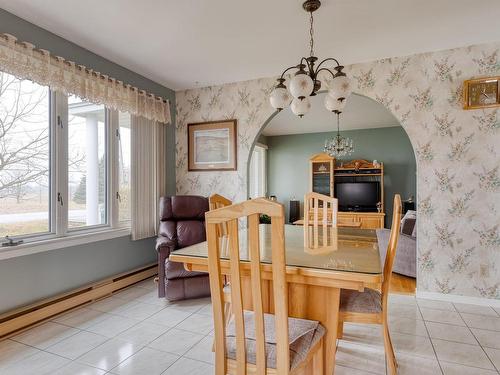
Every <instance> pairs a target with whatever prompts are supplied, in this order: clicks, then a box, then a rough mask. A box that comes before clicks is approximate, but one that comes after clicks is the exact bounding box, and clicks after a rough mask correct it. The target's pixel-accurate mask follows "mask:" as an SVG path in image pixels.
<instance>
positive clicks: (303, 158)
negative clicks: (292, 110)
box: [266, 126, 416, 226]
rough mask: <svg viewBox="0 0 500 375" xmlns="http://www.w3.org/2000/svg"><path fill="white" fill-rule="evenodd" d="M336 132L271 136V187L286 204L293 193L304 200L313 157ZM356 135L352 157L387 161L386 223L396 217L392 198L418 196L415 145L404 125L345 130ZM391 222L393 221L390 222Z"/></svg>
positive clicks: (269, 181)
mask: <svg viewBox="0 0 500 375" xmlns="http://www.w3.org/2000/svg"><path fill="white" fill-rule="evenodd" d="M334 134H335V133H310V134H297V135H283V136H268V137H266V138H267V145H268V147H269V149H268V157H267V163H268V164H267V184H268V185H267V189H268V194H269V195H276V196H277V198H278V201H279V202H281V203H283V204H284V205H285V207H286V214H287V219H288V208H289V207H288V206H289V205H288V201H289V200H290V199H292V198H293V197H295V198H297V199H299V200H300V201H301V202H302V203H303V201H304V194H305V193H306V192H307V191H308V189H309V158H310V157H311V156H312V155H314V154H317V153H319V152H322V151H323V146H324V144H325V139H327V138H330V137H331V136H332V135H334ZM341 134H342V135H344V136H347V137H350V138H352V140H353V142H354V149H355V152H354V154H353V155H352V156H350V157H349V160H350V159H366V160H374V159H377V160H378V161H380V162H383V163H384V169H385V198H386V199H385V205H386V213H387V217H386V225H387V224H388V223H390V222H391V221H390V220H391V218H392V215H391V213H392V199H393V197H394V194H395V193H400V194H401V197H402V199H407V198H408V197H409V196H410V195H413V196H416V163H415V155H414V152H413V148H412V146H411V143H410V140H409V138H408V136H407V135H406V132H405V131H404V129H403V128H402V127H400V126H398V127H390V128H379V129H363V130H353V131H345V132H341ZM389 226H390V224H389Z"/></svg>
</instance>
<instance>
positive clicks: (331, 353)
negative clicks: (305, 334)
mask: <svg viewBox="0 0 500 375" xmlns="http://www.w3.org/2000/svg"><path fill="white" fill-rule="evenodd" d="M288 291H289V293H290V297H289V314H290V316H292V317H295V318H303V319H311V320H317V321H319V322H320V323H321V324H322V325H323V326H324V327H325V328H326V333H325V336H324V339H323V363H324V370H325V372H324V374H326V375H332V374H333V373H334V371H335V352H336V344H337V326H338V315H339V303H340V289H338V288H330V287H324V286H317V285H304V284H293V283H291V284H289V288H288Z"/></svg>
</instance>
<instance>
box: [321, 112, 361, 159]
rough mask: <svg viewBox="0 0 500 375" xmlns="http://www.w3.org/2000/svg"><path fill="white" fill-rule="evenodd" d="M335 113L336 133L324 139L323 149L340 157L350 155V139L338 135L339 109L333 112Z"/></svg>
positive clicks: (351, 147)
mask: <svg viewBox="0 0 500 375" xmlns="http://www.w3.org/2000/svg"><path fill="white" fill-rule="evenodd" d="M335 113H336V114H337V135H336V136H335V137H332V138H330V139H328V140H327V141H325V149H324V151H325V152H326V153H327V154H328V155H330V156H332V157H334V158H341V157H342V156H348V155H351V154H352V153H353V152H354V146H353V143H352V139H350V138H347V137H342V136H341V135H340V113H341V112H340V111H336V112H335Z"/></svg>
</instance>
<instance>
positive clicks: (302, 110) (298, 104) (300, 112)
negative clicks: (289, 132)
mask: <svg viewBox="0 0 500 375" xmlns="http://www.w3.org/2000/svg"><path fill="white" fill-rule="evenodd" d="M290 109H291V110H292V112H293V113H294V114H295V115H297V116H299V117H303V116H304V115H305V114H306V113H307V112H309V110H310V109H311V102H310V101H309V98H307V97H306V98H304V99H302V100H301V99H298V98H295V99H293V100H292V105H291V106H290Z"/></svg>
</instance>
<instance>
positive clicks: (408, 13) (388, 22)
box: [0, 0, 500, 90]
mask: <svg viewBox="0 0 500 375" xmlns="http://www.w3.org/2000/svg"><path fill="white" fill-rule="evenodd" d="M301 4H302V1H301V0H292V1H291V0H252V1H248V0H246V1H245V0H232V1H231V0H210V1H208V0H182V1H173V0H141V1H137V0H106V1H103V0H85V1H68V0H51V1H46V0H0V7H1V8H3V9H5V10H7V11H9V12H11V13H14V14H15V15H17V16H19V17H21V18H24V19H26V20H28V21H30V22H32V23H34V24H36V25H38V26H41V27H43V28H45V29H47V30H49V31H51V32H53V33H55V34H57V35H59V36H61V37H63V38H65V39H68V40H70V41H72V42H74V43H76V44H78V45H80V46H82V47H84V48H87V49H88V50H90V51H92V52H94V53H97V54H99V55H101V56H103V57H105V58H107V59H109V60H111V61H113V62H115V63H118V64H120V65H122V66H124V67H126V68H128V69H131V70H133V71H135V72H137V73H139V74H142V75H144V76H145V77H148V78H150V79H152V80H154V81H156V82H158V83H161V84H163V85H165V86H167V87H170V88H172V89H176V90H179V89H185V88H193V87H197V86H207V85H212V84H221V83H227V82H234V81H242V80H247V79H254V78H260V77H270V76H274V75H278V74H280V73H281V71H282V70H283V69H284V68H285V67H288V66H290V65H293V64H296V63H298V58H299V57H300V56H302V55H305V54H306V53H307V51H308V24H307V23H308V17H307V14H306V13H305V12H304V11H303V10H302V7H301ZM499 17H500V2H499V1H498V0H419V1H416V0H376V1H374V0H323V5H322V7H321V9H320V10H319V12H317V13H316V18H315V24H316V32H315V35H316V52H317V53H316V54H317V55H318V57H320V58H322V57H323V58H324V57H329V56H333V57H337V58H339V59H340V60H341V62H342V63H344V64H350V63H356V62H364V61H371V60H375V59H379V58H384V57H394V56H404V55H409V54H413V53H418V52H427V51H435V50H441V49H447V48H453V47H461V46H465V45H470V44H478V43H485V42H491V41H498V40H500V27H498V19H499Z"/></svg>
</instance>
